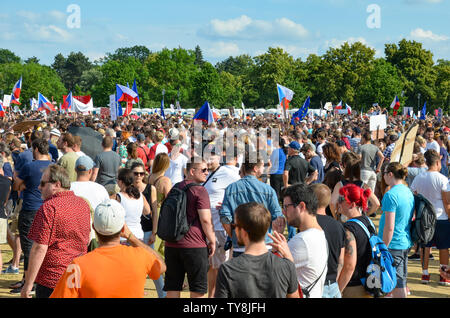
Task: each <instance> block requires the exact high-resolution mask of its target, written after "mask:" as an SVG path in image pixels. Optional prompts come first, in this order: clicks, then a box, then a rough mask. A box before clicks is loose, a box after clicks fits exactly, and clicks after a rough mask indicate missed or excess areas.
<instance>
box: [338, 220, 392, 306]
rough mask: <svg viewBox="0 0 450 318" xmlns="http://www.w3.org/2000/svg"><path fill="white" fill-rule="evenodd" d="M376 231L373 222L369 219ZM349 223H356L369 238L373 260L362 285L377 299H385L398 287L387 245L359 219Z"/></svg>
mask: <svg viewBox="0 0 450 318" xmlns="http://www.w3.org/2000/svg"><path fill="white" fill-rule="evenodd" d="M369 221H370V223H371V225H372V227H373V228H374V229H375V226H374V225H373V223H372V221H371V220H370V219H369ZM347 222H355V223H356V224H358V225H359V226H360V227H361V228H362V229H363V230H364V232H366V234H367V237H368V238H369V243H370V248H371V259H370V263H369V265H368V266H367V269H366V275H365V276H364V277H363V278H361V283H362V285H363V286H364V288H365V289H366V291H368V292H369V293H370V294H372V295H373V296H374V297H375V298H378V297H383V296H384V295H386V294H388V293H390V292H391V291H392V290H393V289H394V288H395V286H396V285H397V270H396V268H395V267H394V265H393V264H394V258H393V257H392V255H391V253H390V252H389V250H388V248H387V247H386V244H384V242H383V240H382V239H381V238H380V237H378V236H377V235H374V234H370V232H369V230H368V229H367V227H366V226H365V225H364V224H363V223H362V222H361V221H360V220H357V219H350V220H348V221H347Z"/></svg>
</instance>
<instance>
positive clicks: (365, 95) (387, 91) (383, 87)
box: [357, 58, 405, 111]
mask: <svg viewBox="0 0 450 318" xmlns="http://www.w3.org/2000/svg"><path fill="white" fill-rule="evenodd" d="M402 91H403V82H402V79H401V77H400V74H399V71H398V69H396V68H395V67H394V66H392V65H391V64H390V63H389V62H387V61H386V60H385V59H382V58H379V59H376V60H375V63H374V68H373V70H372V71H370V73H369V76H368V78H367V80H366V81H365V82H364V83H363V84H362V85H361V86H360V87H359V89H358V92H357V98H358V100H359V101H360V102H361V104H362V105H363V107H364V109H365V110H366V111H367V110H368V109H369V108H370V107H371V105H372V104H373V103H378V104H379V105H381V106H382V107H387V108H389V106H390V105H391V103H392V100H393V98H394V96H398V98H399V100H400V105H403V106H404V105H405V104H404V102H405V98H403V97H402V96H401V92H402Z"/></svg>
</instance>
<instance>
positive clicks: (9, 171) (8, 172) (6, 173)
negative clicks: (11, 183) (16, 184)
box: [3, 162, 14, 178]
mask: <svg viewBox="0 0 450 318" xmlns="http://www.w3.org/2000/svg"><path fill="white" fill-rule="evenodd" d="M3 175H4V176H5V177H7V178H12V177H14V175H13V171H12V167H11V164H10V163H9V162H5V164H4V165H3Z"/></svg>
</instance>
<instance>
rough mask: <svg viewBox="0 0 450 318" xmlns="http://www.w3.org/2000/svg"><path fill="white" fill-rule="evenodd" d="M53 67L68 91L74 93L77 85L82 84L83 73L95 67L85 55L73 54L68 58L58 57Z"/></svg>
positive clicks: (59, 55) (60, 55)
mask: <svg viewBox="0 0 450 318" xmlns="http://www.w3.org/2000/svg"><path fill="white" fill-rule="evenodd" d="M52 67H53V69H54V70H55V71H56V72H57V73H58V75H59V76H60V77H61V80H62V82H63V83H64V86H65V87H66V89H67V90H68V91H74V90H75V87H76V85H79V84H80V80H81V75H82V74H83V72H84V71H87V70H90V69H91V68H92V67H93V65H92V63H91V62H90V61H89V58H88V57H86V56H85V55H84V54H83V53H81V52H78V53H75V52H72V53H70V54H69V56H68V57H67V58H65V57H64V56H63V55H62V54H58V55H56V56H55V60H54V62H53V64H52Z"/></svg>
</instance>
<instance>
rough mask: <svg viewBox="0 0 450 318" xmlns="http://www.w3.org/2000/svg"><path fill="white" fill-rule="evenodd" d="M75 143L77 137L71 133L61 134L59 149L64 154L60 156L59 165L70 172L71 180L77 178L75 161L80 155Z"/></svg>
mask: <svg viewBox="0 0 450 318" xmlns="http://www.w3.org/2000/svg"><path fill="white" fill-rule="evenodd" d="M74 145H75V139H74V136H73V135H72V134H71V133H63V134H61V136H60V137H59V139H58V143H57V146H58V149H60V150H61V151H62V152H63V153H64V155H63V156H62V157H61V158H59V160H58V165H60V166H61V167H63V168H64V169H66V171H67V173H68V174H69V178H70V182H73V181H75V180H77V173H76V171H75V162H76V161H77V159H78V158H79V155H78V154H77V153H76V152H75V151H74V150H73V147H74Z"/></svg>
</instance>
